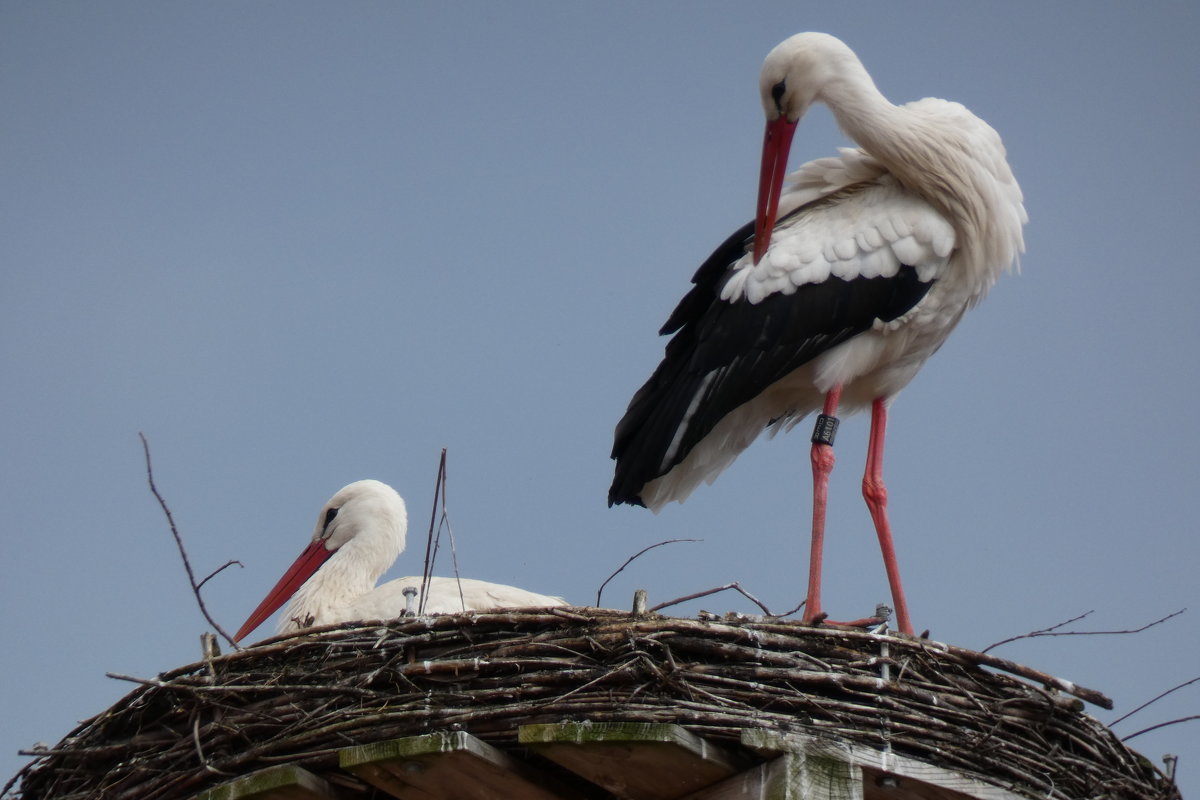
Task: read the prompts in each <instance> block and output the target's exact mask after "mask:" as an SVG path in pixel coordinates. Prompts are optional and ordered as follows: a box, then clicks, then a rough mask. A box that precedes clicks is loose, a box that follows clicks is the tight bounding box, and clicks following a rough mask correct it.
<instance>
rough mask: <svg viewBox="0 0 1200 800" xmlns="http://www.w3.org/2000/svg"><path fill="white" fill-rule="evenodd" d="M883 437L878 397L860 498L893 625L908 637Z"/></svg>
mask: <svg viewBox="0 0 1200 800" xmlns="http://www.w3.org/2000/svg"><path fill="white" fill-rule="evenodd" d="M886 434H887V403H886V401H885V400H884V398H882V397H878V398H876V399H875V402H873V403H872V404H871V438H870V442H869V444H868V445H867V469H866V471H865V472H864V473H863V483H862V489H863V498H864V499H865V500H866V501H867V508H869V509H870V510H871V519H872V520H874V521H875V533H876V534H877V535H878V536H879V548H880V549H881V550H882V551H883V566H884V569H886V570H887V577H888V584H889V585H891V587H892V602H893V603H895V604H896V622H897V623H898V624H899V625H900V632H901V633H907V634H911V633H912V632H913V628H912V622H911V621H910V620H909V618H908V603H907V602H906V601H905V599H904V587H903V586H901V585H900V567H899V566H898V565H897V564H896V548H895V547H894V546H893V545H892V526H891V524H890V523H889V522H888V516H887V486H885V485H884V483H883V440H884V438H885V437H886ZM831 460H832V459H831Z"/></svg>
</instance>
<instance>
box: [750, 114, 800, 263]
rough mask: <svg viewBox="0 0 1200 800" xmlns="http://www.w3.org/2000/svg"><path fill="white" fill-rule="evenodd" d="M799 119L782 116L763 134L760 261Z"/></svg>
mask: <svg viewBox="0 0 1200 800" xmlns="http://www.w3.org/2000/svg"><path fill="white" fill-rule="evenodd" d="M795 131H796V123H795V122H788V119H787V117H785V116H780V117H779V118H778V119H773V120H771V121H770V122H768V123H767V132H766V134H765V135H764V136H763V151H762V171H761V172H760V173H759V175H758V213H757V214H756V215H755V217H754V263H755V264H757V263H758V262H759V260H760V259H761V258H762V257H763V253H765V252H767V248H768V247H770V246H771V231H773V230H774V229H775V216H776V215H777V214H778V213H779V195H780V194H781V193H782V192H783V176H784V174H785V173H786V172H787V160H788V151H789V150H791V149H792V134H793V133H795Z"/></svg>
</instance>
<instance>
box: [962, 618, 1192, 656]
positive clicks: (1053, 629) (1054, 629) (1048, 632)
mask: <svg viewBox="0 0 1200 800" xmlns="http://www.w3.org/2000/svg"><path fill="white" fill-rule="evenodd" d="M1185 611H1187V609H1186V608H1181V609H1179V610H1178V611H1176V612H1174V613H1172V614H1167V615H1166V616H1165V617H1163V618H1161V619H1156V620H1154V622H1148V623H1146V624H1145V625H1143V626H1142V627H1140V628H1133V629H1131V630H1127V631H1059V630H1058V628H1061V627H1063V626H1064V625H1070V624H1071V623H1072V622H1078V621H1079V620H1081V619H1083V618H1084V617H1086V616H1087V615H1088V614H1091V613H1092V612H1091V611H1087V612H1084V613H1083V614H1080V615H1079V616H1078V617H1073V618H1072V619H1069V620H1066V621H1065V622H1060V623H1058V624H1057V625H1051V626H1050V627H1049V628H1042V629H1041V630H1038V631H1030V632H1029V633H1022V634H1021V635H1020V636H1012V637H1009V638H1008V639H1001V640H1000V641H998V642H996V643H995V644H991V645H988V646H987V647H985V648H984V649H982V650H980V651H979V652H981V653H986V652H987V651H988V650H992V649H994V648H996V647H999V646H1000V645H1002V644H1008V643H1009V642H1015V641H1017V640H1018V639H1032V638H1034V637H1037V636H1114V635H1117V634H1125V633H1141V632H1142V631H1144V630H1146V629H1147V628H1153V627H1154V626H1155V625H1158V624H1160V623H1163V622H1166V621H1167V620H1169V619H1170V618H1171V617H1177V616H1179V615H1180V614H1182V613H1183V612H1185Z"/></svg>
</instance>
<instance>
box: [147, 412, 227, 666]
mask: <svg viewBox="0 0 1200 800" xmlns="http://www.w3.org/2000/svg"><path fill="white" fill-rule="evenodd" d="M138 438H139V439H141V440H142V452H143V453H145V454H146V480H147V482H149V484H150V491H151V493H152V494H153V495H154V499H156V500H158V505H159V506H160V507H161V508H162V510H163V513H164V514H166V516H167V524H169V525H170V526H171V535H172V536H174V537H175V544H176V546H177V547H179V555H180V557H181V558H182V559H183V568H184V569H185V570H186V571H187V576H188V583H189V584H191V586H192V594H194V595H196V603H197V604H198V605H199V606H200V613H201V614H203V615H204V618H205V619H206V620H208V624H209V625H212V626H213V628H215V629H216V631H217V633H219V634H221V635H222V636H224V637H225V641H227V642H229V645H230V647H232V648H234V649H235V650H239V649H241V648H239V647H238V643H237V642H235V641H234V640H233V639H232V638H231V637H230V635H229V634H228V633H226V632H225V630H224V629H223V628H222V627H221V626H220V625H218V624H217V621H216V620H215V619H213V618H212V615H211V614H209V613H208V608H207V607H206V606H205V605H204V598H203V597H201V596H200V586H202V585H203V582H201V583H200V584H197V583H196V574H195V573H194V572H192V563H191V561H189V560H188V554H187V550H186V549H185V548H184V546H183V537H182V536H180V535H179V529H178V528H177V527H175V517H174V516H172V515H171V509H170V508H168V507H167V501H166V500H164V499H163V496H162V495H161V494H159V492H158V487H157V486H155V485H154V470H153V469H152V468H151V466H150V443H149V442H148V441H146V435H145V434H144V433H142V432H141V431H138ZM231 563H234V562H231ZM227 566H229V564H226V565H225V567H227ZM225 567H221V568H220V569H218V570H217V571H216V572H214V573H212V575H209V576H208V578H211V577H212V576H213V575H216V574H217V572H220V571H221V570H222V569H225ZM208 578H205V579H204V580H205V581H207V580H208Z"/></svg>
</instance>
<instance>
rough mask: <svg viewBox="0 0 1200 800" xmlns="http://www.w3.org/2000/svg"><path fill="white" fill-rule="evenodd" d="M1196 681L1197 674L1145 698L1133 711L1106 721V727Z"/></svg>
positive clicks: (1199, 678) (1198, 679) (1198, 678)
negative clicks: (1152, 696)
mask: <svg viewBox="0 0 1200 800" xmlns="http://www.w3.org/2000/svg"><path fill="white" fill-rule="evenodd" d="M1196 681H1200V676H1197V677H1195V678H1192V679H1191V680H1190V681H1184V682H1183V683H1181V684H1179V685H1178V686H1172V687H1171V688H1170V689H1167V690H1166V691H1165V692H1163V693H1162V694H1160V695H1158V696H1157V697H1154V698H1151V699H1149V700H1147V701H1146V702H1144V703H1142V704H1141V705H1140V706H1138V707H1137V708H1135V709H1134V710H1133V711H1130V712H1129V713H1128V714H1124V715H1123V716H1120V717H1117V718H1116V719H1114V720H1113V721H1112V722H1110V723H1108V727H1110V728H1111V727H1113V726H1114V725H1116V724H1117V723H1118V722H1121V721H1122V720H1126V719H1129V718H1130V717H1132V716H1133V715H1134V714H1136V713H1137V712H1139V711H1141V710H1142V709H1143V708H1145V707H1146V706H1148V705H1150V704H1151V703H1157V702H1158V701H1159V700H1162V699H1163V698H1164V697H1166V696H1167V695H1169V694H1170V693H1171V692H1174V691H1176V690H1178V689H1182V688H1183V687H1185V686H1191V685H1192V684H1193V683H1195V682H1196Z"/></svg>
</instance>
